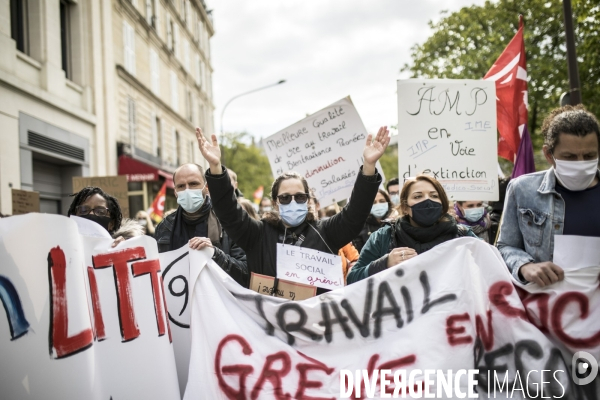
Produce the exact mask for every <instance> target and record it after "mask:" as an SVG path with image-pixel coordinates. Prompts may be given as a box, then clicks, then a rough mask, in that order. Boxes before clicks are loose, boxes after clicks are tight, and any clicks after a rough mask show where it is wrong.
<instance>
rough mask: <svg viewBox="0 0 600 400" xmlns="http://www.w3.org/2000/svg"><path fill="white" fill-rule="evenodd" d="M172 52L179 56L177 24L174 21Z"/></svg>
mask: <svg viewBox="0 0 600 400" xmlns="http://www.w3.org/2000/svg"><path fill="white" fill-rule="evenodd" d="M173 52H174V53H175V57H177V58H179V25H177V23H176V22H174V23H173Z"/></svg>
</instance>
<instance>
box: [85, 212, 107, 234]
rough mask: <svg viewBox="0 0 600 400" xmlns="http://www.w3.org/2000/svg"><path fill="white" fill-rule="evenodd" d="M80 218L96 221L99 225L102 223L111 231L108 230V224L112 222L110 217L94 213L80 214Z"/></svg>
mask: <svg viewBox="0 0 600 400" xmlns="http://www.w3.org/2000/svg"><path fill="white" fill-rule="evenodd" d="M78 217H79V218H85V219H87V220H90V221H94V222H95V223H97V224H98V225H100V226H101V227H103V228H104V229H106V230H107V231H108V232H110V231H109V230H108V225H109V224H110V217H99V216H97V215H94V214H87V215H78Z"/></svg>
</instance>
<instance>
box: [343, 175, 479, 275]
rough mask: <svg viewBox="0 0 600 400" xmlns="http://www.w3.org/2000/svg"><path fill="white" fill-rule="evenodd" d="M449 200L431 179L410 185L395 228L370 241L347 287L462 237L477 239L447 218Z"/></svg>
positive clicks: (402, 197)
mask: <svg viewBox="0 0 600 400" xmlns="http://www.w3.org/2000/svg"><path fill="white" fill-rule="evenodd" d="M448 207H449V202H448V196H447V195H446V192H445V190H444V188H443V187H442V185H441V184H440V183H439V182H438V181H437V180H436V179H434V178H432V177H430V176H428V175H419V176H417V177H416V178H413V179H411V180H409V181H407V182H406V183H405V184H404V187H403V188H402V192H401V193H400V214H401V215H402V217H401V218H398V219H397V220H396V221H395V222H394V223H393V224H391V225H387V226H384V227H383V228H381V229H379V230H378V231H376V232H373V234H372V235H371V236H370V237H369V240H368V241H367V243H366V244H365V246H364V247H363V249H362V251H361V253H360V257H359V259H358V262H357V263H356V265H355V266H354V267H352V269H351V270H350V272H349V273H348V277H347V281H348V284H351V283H354V282H358V281H360V280H362V279H365V278H368V277H369V276H371V275H374V274H376V273H378V272H381V271H383V270H385V269H386V268H389V267H392V266H394V265H398V264H401V263H403V262H404V261H407V260H410V259H411V258H413V257H416V256H417V255H419V254H421V253H424V252H426V251H427V250H430V249H432V248H433V247H435V246H437V245H438V244H440V243H444V242H446V241H448V240H452V239H454V238H457V237H459V236H473V237H476V236H475V235H474V234H473V233H472V232H471V231H470V230H469V228H467V227H465V226H464V225H458V224H457V223H456V220H455V219H454V217H453V216H451V215H450V214H448Z"/></svg>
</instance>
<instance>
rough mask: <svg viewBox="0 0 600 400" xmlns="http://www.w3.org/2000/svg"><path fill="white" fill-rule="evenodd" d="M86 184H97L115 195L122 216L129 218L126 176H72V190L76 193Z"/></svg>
mask: <svg viewBox="0 0 600 400" xmlns="http://www.w3.org/2000/svg"><path fill="white" fill-rule="evenodd" d="M86 186H97V187H99V188H100V189H102V190H103V191H105V192H106V193H108V194H110V195H111V196H113V197H115V198H116V199H117V201H118V202H119V205H120V206H121V212H122V213H123V218H129V196H128V194H127V193H128V189H127V177H126V176H125V175H118V176H88V177H83V176H74V177H73V192H74V193H77V192H79V191H80V190H81V189H83V188H84V187H86Z"/></svg>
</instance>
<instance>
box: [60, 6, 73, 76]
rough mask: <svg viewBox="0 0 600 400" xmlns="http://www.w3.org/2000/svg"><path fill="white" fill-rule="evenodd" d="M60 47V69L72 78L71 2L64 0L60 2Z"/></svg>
mask: <svg viewBox="0 0 600 400" xmlns="http://www.w3.org/2000/svg"><path fill="white" fill-rule="evenodd" d="M60 49H61V56H62V57H61V58H62V69H63V71H65V76H66V77H67V79H71V80H72V79H73V66H72V64H71V4H69V3H68V2H67V1H66V0H61V2H60Z"/></svg>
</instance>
